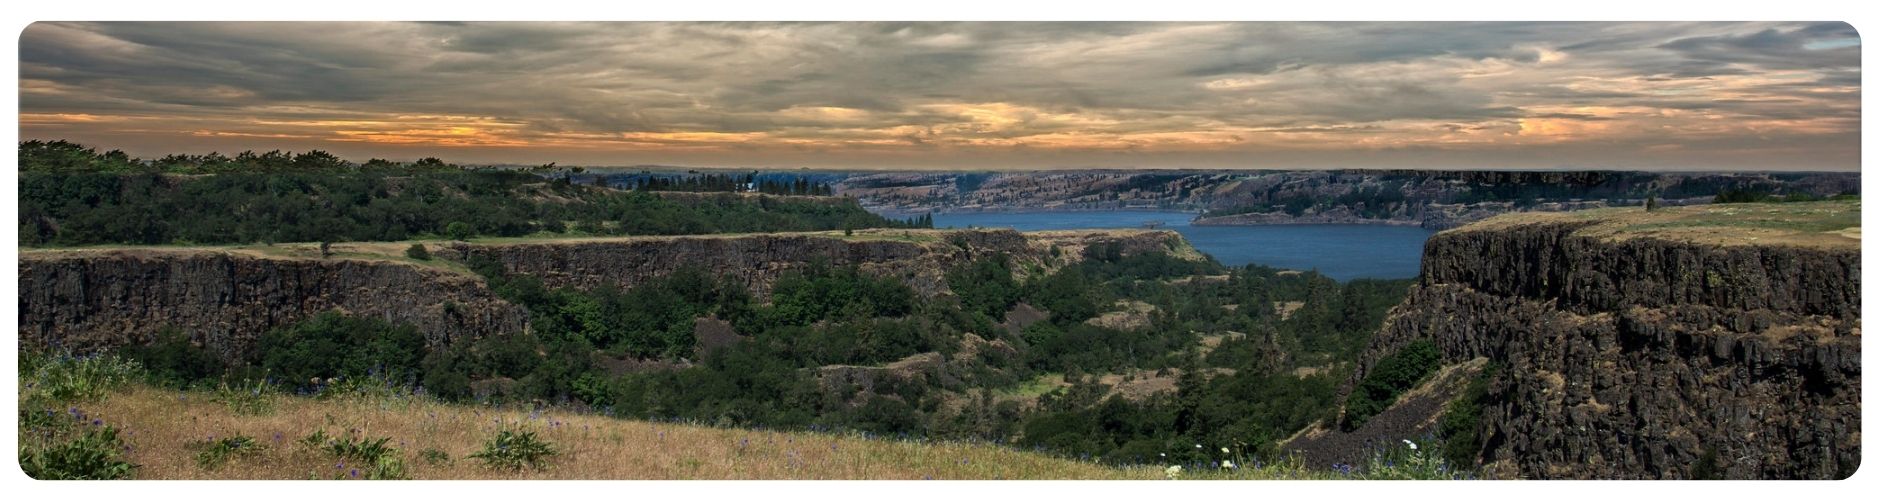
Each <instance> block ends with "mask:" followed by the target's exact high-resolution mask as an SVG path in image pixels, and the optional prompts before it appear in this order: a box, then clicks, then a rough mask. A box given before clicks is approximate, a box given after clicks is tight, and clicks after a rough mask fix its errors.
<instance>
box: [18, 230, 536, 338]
mask: <svg viewBox="0 0 1892 492" xmlns="http://www.w3.org/2000/svg"><path fill="white" fill-rule="evenodd" d="M324 311H341V312H345V313H349V314H352V315H356V316H366V317H376V318H382V319H386V320H388V321H390V322H394V323H406V324H412V325H414V326H416V327H418V328H419V329H420V331H421V333H422V334H424V335H425V336H426V338H427V340H428V342H429V343H431V344H446V343H449V342H451V341H453V340H455V339H457V338H460V337H480V336H484V335H488V334H493V333H502V332H518V331H520V330H523V329H524V328H525V325H526V313H525V310H524V309H523V308H520V307H518V306H515V305H513V304H511V303H508V302H506V301H504V300H501V299H499V298H498V297H495V296H494V295H493V294H492V293H491V292H490V291H488V290H486V284H485V282H484V281H482V280H480V279H478V278H476V277H472V276H468V275H463V274H457V273H453V272H448V271H443V270H436V269H432V268H426V267H422V266H419V265H415V264H411V263H402V262H395V261H377V260H359V259H301V258H270V257H262V256H257V255H253V254H249V253H244V252H230V251H199V250H183V249H132V250H78V251H64V252H25V253H22V254H21V257H20V342H21V343H22V344H23V345H37V346H59V347H66V348H71V349H73V350H75V351H79V352H87V351H92V350H97V349H103V348H110V347H117V346H124V345H129V344H137V343H146V342H148V341H150V340H152V339H153V338H154V337H155V336H156V335H157V334H158V332H159V331H160V330H162V329H165V328H167V327H175V328H177V329H180V330H183V331H184V332H185V333H188V334H189V335H190V337H191V339H192V341H194V342H196V343H199V344H201V345H202V346H204V347H207V348H210V349H212V350H213V351H215V352H216V353H218V354H219V355H222V356H223V357H225V358H231V359H234V358H236V357H239V356H241V354H242V353H243V352H244V351H245V350H248V348H249V347H250V344H251V343H253V342H255V340H256V338H257V337H258V336H260V335H261V334H262V333H263V332H264V331H265V330H268V329H271V328H275V327H278V326H283V325H288V324H293V323H295V322H298V321H302V320H304V319H307V318H309V317H312V316H314V315H316V314H319V313H321V312H324Z"/></svg>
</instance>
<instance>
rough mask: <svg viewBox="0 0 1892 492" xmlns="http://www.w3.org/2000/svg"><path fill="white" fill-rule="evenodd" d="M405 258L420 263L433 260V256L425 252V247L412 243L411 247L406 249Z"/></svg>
mask: <svg viewBox="0 0 1892 492" xmlns="http://www.w3.org/2000/svg"><path fill="white" fill-rule="evenodd" d="M407 257H408V258H413V259H416V260H420V261H427V260H431V259H434V255H432V254H429V253H428V252H427V247H426V246H422V245H421V244H420V243H414V245H413V246H408V247H407Z"/></svg>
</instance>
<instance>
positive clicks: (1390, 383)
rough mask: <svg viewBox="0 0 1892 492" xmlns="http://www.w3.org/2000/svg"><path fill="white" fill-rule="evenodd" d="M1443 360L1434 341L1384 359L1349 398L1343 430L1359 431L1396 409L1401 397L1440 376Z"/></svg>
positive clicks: (1409, 346) (1423, 342)
mask: <svg viewBox="0 0 1892 492" xmlns="http://www.w3.org/2000/svg"><path fill="white" fill-rule="evenodd" d="M1439 359H1440V353H1439V346H1438V345H1434V344H1433V343H1432V341H1431V340H1419V341H1415V342H1412V343H1409V344H1406V346H1405V347H1401V348H1400V349H1399V351H1398V352H1394V353H1393V354H1392V355H1388V356H1386V357H1385V358H1382V359H1380V360H1379V362H1378V363H1375V364H1373V369H1372V370H1371V371H1368V372H1367V373H1366V378H1365V379H1362V380H1360V385H1359V386H1358V387H1356V388H1354V389H1353V392H1352V393H1350V394H1349V395H1348V396H1347V413H1346V417H1345V418H1343V419H1341V421H1340V428H1341V429H1343V430H1353V429H1356V428H1359V426H1360V424H1362V423H1365V422H1366V419H1368V418H1372V417H1373V416H1374V415H1379V414H1380V412H1381V411H1384V410H1386V407H1388V406H1392V404H1393V402H1394V401H1396V400H1397V399H1398V398H1399V395H1402V394H1405V393H1406V390H1409V389H1412V388H1414V387H1416V386H1418V385H1419V383H1420V382H1422V381H1425V380H1426V378H1428V377H1431V376H1432V373H1434V372H1438V370H1439Z"/></svg>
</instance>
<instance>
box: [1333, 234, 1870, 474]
mask: <svg viewBox="0 0 1892 492" xmlns="http://www.w3.org/2000/svg"><path fill="white" fill-rule="evenodd" d="M1848 214H1850V215H1848ZM1848 218H1850V221H1851V225H1852V228H1850V229H1847V228H1844V226H1845V225H1846V222H1847V220H1848ZM1857 221H1858V204H1857V203H1856V202H1854V203H1852V204H1850V205H1848V204H1813V205H1778V204H1776V205H1764V204H1752V205H1715V206H1703V207H1683V208H1674V209H1659V210H1657V211H1654V212H1645V211H1643V210H1642V209H1641V208H1636V209H1633V210H1629V209H1611V210H1597V211H1589V212H1582V213H1572V214H1521V215H1514V216H1504V217H1500V218H1498V219H1493V220H1488V221H1485V222H1480V223H1477V224H1472V225H1470V226H1467V227H1465V228H1461V229H1458V230H1454V231H1449V232H1445V233H1441V234H1439V235H1437V236H1434V237H1433V238H1432V240H1431V241H1429V242H1428V243H1427V245H1426V252H1425V259H1424V266H1423V270H1422V273H1421V275H1420V279H1419V282H1418V285H1416V286H1414V287H1413V290H1412V292H1411V293H1410V295H1409V297H1408V298H1407V300H1406V301H1405V302H1404V303H1403V304H1402V305H1400V306H1398V307H1395V308H1394V309H1393V311H1392V312H1391V313H1390V314H1389V317H1388V321H1387V324H1386V325H1385V327H1384V328H1383V329H1382V331H1381V332H1380V333H1379V334H1378V335H1377V336H1376V337H1375V339H1374V340H1373V341H1372V342H1371V344H1370V346H1369V348H1368V350H1367V352H1366V353H1365V354H1364V355H1363V356H1362V357H1361V359H1360V361H1361V363H1360V364H1359V366H1358V369H1357V372H1356V374H1355V376H1354V378H1353V382H1354V383H1357V382H1358V381H1359V380H1360V378H1362V377H1364V375H1365V374H1366V373H1367V372H1368V371H1369V370H1371V369H1372V364H1373V363H1374V362H1375V361H1377V360H1379V359H1380V358H1381V357H1383V356H1385V355H1386V354H1389V353H1391V352H1393V351H1395V350H1397V349H1398V348H1399V347H1401V346H1404V345H1405V344H1407V343H1410V342H1411V341H1413V340H1418V339H1422V338H1429V339H1432V340H1433V341H1434V342H1435V343H1436V344H1437V345H1438V346H1439V348H1440V349H1441V350H1442V351H1443V352H1444V356H1445V362H1446V363H1447V364H1451V363H1456V362H1463V361H1468V360H1472V359H1475V358H1478V357H1487V358H1489V359H1490V363H1491V364H1493V365H1495V366H1496V368H1497V370H1495V371H1493V372H1491V373H1490V374H1492V375H1491V376H1490V377H1491V380H1490V382H1489V383H1490V384H1489V392H1490V393H1489V394H1488V396H1490V397H1493V401H1495V402H1496V403H1494V404H1492V405H1490V406H1487V407H1486V408H1484V411H1483V416H1482V420H1481V422H1480V425H1479V427H1480V429H1479V437H1480V439H1481V441H1482V443H1483V444H1482V449H1481V451H1480V453H1479V454H1480V456H1479V459H1480V460H1481V461H1482V463H1483V465H1484V469H1485V470H1486V472H1487V473H1488V474H1491V475H1493V476H1496V477H1526V478H1690V477H1691V476H1694V475H1695V474H1698V473H1701V472H1703V471H1708V470H1712V471H1714V472H1716V473H1718V474H1719V475H1720V476H1725V477H1727V478H1735V479H1767V478H1817V479H1825V478H1839V477H1845V476H1848V475H1850V474H1851V473H1852V472H1853V470H1854V469H1855V468H1857V467H1858V464H1859V457H1860V438H1861V435H1860V415H1861V414H1860V321H1859V314H1860V305H1861V297H1860V286H1861V270H1860V250H1859V242H1858V239H1857V238H1858V235H1857V230H1858V229H1857ZM1349 386H1351V384H1350V385H1349ZM1344 391H1345V390H1343V393H1344ZM1343 399H1344V394H1343Z"/></svg>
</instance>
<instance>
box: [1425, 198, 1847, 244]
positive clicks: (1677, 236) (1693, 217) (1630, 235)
mask: <svg viewBox="0 0 1892 492" xmlns="http://www.w3.org/2000/svg"><path fill="white" fill-rule="evenodd" d="M1558 222H1576V223H1584V224H1586V225H1584V226H1583V228H1582V229H1580V230H1579V231H1578V234H1580V235H1584V236H1590V237H1598V238H1603V239H1607V240H1627V239H1636V238H1655V239H1664V240H1671V241H1680V242H1688V243H1701V244H1712V245H1717V246H1739V245H1748V244H1756V245H1783V246H1803V247H1815V248H1853V249H1857V248H1859V239H1860V202H1859V201H1858V200H1833V201H1817V202H1792V203H1725V204H1715V205H1695V206H1687V207H1662V208H1657V209H1655V210H1644V209H1643V208H1642V207H1615V208H1600V209H1591V210H1583V211H1577V212H1534V213H1521V214H1506V215H1500V216H1498V217H1494V218H1491V219H1486V220H1483V221H1479V222H1477V223H1473V224H1471V225H1467V226H1464V227H1461V228H1459V229H1457V230H1456V231H1476V230H1482V229H1499V228H1506V227H1514V226H1520V225H1531V224H1545V223H1558Z"/></svg>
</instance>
